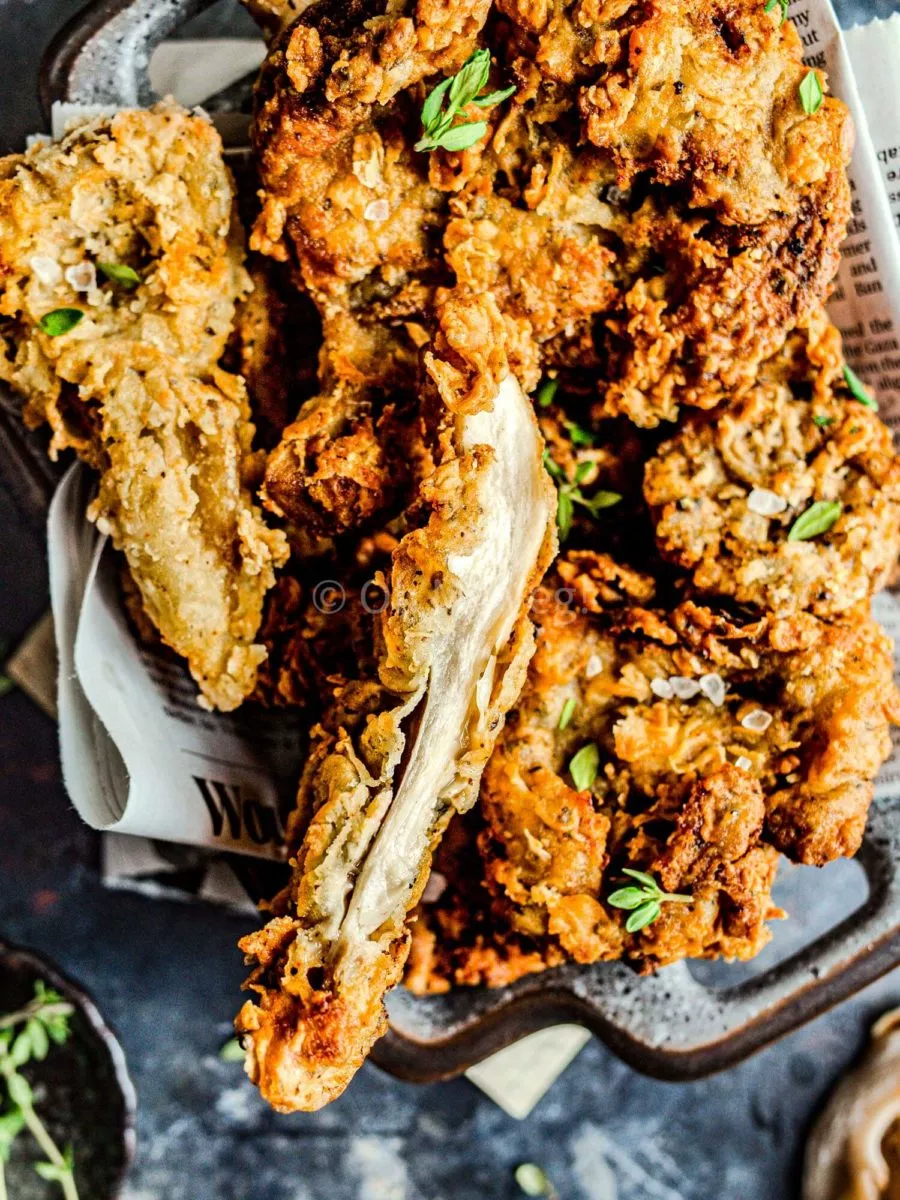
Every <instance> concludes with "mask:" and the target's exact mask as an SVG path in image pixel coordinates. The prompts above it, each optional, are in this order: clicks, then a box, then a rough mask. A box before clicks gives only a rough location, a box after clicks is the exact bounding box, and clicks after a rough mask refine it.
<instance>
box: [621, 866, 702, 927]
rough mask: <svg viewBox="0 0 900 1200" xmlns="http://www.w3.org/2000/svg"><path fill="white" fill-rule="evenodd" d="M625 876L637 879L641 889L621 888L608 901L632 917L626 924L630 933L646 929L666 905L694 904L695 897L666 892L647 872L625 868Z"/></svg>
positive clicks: (632, 887) (632, 886) (633, 887)
mask: <svg viewBox="0 0 900 1200" xmlns="http://www.w3.org/2000/svg"><path fill="white" fill-rule="evenodd" d="M622 874H623V875H629V876H630V877H631V878H632V879H636V880H637V881H638V883H639V884H640V887H635V886H634V885H633V884H632V885H631V887H623V888H619V890H618V891H616V892H613V893H612V895H611V896H610V897H609V900H608V901H607V903H608V904H611V905H612V907H613V908H624V909H626V910H628V911H630V913H631V915H630V916H629V918H628V920H627V921H626V922H625V929H626V931H627V932H628V933H638V932H639V930H641V929H645V928H646V927H647V926H648V925H649V924H650V923H651V922H652V921H655V920H656V918H657V917H658V916H659V915H660V913H661V912H662V906H663V905H664V904H693V902H694V897H693V896H686V895H684V894H683V893H679V892H664V891H663V890H662V888H661V887H660V886H659V884H658V883H657V882H656V880H655V879H654V878H653V876H652V875H648V874H647V872H646V871H634V870H632V869H631V868H630V867H625V869H624V870H623V872H622Z"/></svg>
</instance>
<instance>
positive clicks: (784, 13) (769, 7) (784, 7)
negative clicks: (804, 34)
mask: <svg viewBox="0 0 900 1200" xmlns="http://www.w3.org/2000/svg"><path fill="white" fill-rule="evenodd" d="M779 6H780V7H781V24H782V25H783V24H784V23H785V21H786V20H787V18H788V9H789V8H790V6H791V0H768V3H767V4H766V8H765V11H766V12H767V13H770V12H774V11H775V9H776V8H778V7H779Z"/></svg>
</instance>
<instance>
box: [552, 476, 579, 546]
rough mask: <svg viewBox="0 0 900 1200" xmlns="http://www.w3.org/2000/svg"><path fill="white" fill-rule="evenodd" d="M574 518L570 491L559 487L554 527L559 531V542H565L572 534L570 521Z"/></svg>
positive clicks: (573, 506)
mask: <svg viewBox="0 0 900 1200" xmlns="http://www.w3.org/2000/svg"><path fill="white" fill-rule="evenodd" d="M574 516H575V505H574V502H573V500H572V492H571V489H569V488H566V487H561V488H560V489H559V494H558V496H557V501H556V527H557V529H558V530H559V537H560V541H563V542H564V541H565V540H566V538H567V537H568V536H569V534H570V533H571V532H572V520H573V518H574Z"/></svg>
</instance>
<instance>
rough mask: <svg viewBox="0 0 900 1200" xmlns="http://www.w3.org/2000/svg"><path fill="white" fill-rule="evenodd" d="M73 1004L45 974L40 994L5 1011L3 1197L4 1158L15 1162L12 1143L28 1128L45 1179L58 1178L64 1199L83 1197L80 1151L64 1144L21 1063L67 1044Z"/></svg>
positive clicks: (0, 1060)
mask: <svg viewBox="0 0 900 1200" xmlns="http://www.w3.org/2000/svg"><path fill="white" fill-rule="evenodd" d="M72 1011H73V1010H72V1005H71V1004H69V1003H68V1002H67V1001H66V1000H64V999H63V997H62V996H61V995H60V994H59V992H56V991H54V990H53V989H52V988H48V987H47V986H46V984H44V983H43V981H42V980H40V979H39V980H38V981H37V982H36V983H35V985H34V998H33V999H32V1000H30V1001H29V1002H28V1004H26V1005H25V1006H24V1008H21V1009H19V1010H18V1011H17V1012H12V1013H7V1014H5V1015H4V1016H0V1088H2V1089H5V1091H6V1097H7V1103H6V1105H4V1108H5V1111H4V1112H2V1113H0V1200H5V1198H6V1197H7V1190H6V1176H5V1171H4V1164H5V1163H7V1162H9V1159H10V1154H11V1152H12V1144H13V1142H14V1141H15V1139H16V1138H17V1137H18V1135H19V1134H20V1133H21V1132H22V1131H23V1130H25V1129H27V1130H28V1132H29V1133H30V1134H31V1136H32V1137H33V1138H34V1140H35V1141H36V1142H37V1144H38V1146H39V1147H40V1148H41V1150H42V1151H43V1153H44V1154H45V1155H46V1160H45V1161H42V1162H38V1163H35V1167H34V1169H35V1171H36V1172H37V1174H38V1175H40V1177H41V1178H42V1179H46V1180H48V1181H50V1182H51V1183H58V1184H59V1186H60V1189H61V1191H62V1195H63V1197H64V1200H79V1197H78V1189H77V1188H76V1186H75V1156H74V1152H73V1150H72V1147H71V1146H67V1147H66V1149H65V1150H64V1151H63V1150H60V1148H59V1147H58V1146H57V1144H56V1142H55V1141H54V1140H53V1138H52V1137H51V1136H50V1134H49V1132H48V1131H47V1127H46V1126H45V1125H44V1123H43V1121H42V1120H41V1119H40V1117H39V1116H38V1114H37V1112H36V1111H35V1107H34V1093H33V1092H32V1090H31V1085H30V1084H29V1082H28V1080H27V1079H26V1078H25V1076H24V1075H22V1074H21V1068H22V1067H24V1066H25V1065H26V1064H27V1063H29V1062H32V1061H34V1062H41V1061H43V1059H45V1058H46V1057H47V1055H48V1053H49V1052H50V1048H51V1045H52V1044H55V1045H57V1046H62V1045H64V1044H65V1042H66V1041H68V1038H69V1033H70V1030H69V1018H70V1017H71V1015H72Z"/></svg>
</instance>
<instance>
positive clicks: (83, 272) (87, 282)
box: [66, 262, 97, 292]
mask: <svg viewBox="0 0 900 1200" xmlns="http://www.w3.org/2000/svg"><path fill="white" fill-rule="evenodd" d="M66 283H67V284H68V285H69V287H71V288H74V289H75V291H76V292H91V291H93V290H94V288H95V287H96V286H97V271H96V268H95V267H94V264H93V263H90V262H80V263H79V264H78V265H77V266H75V267H69V268H68V270H67V271H66Z"/></svg>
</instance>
